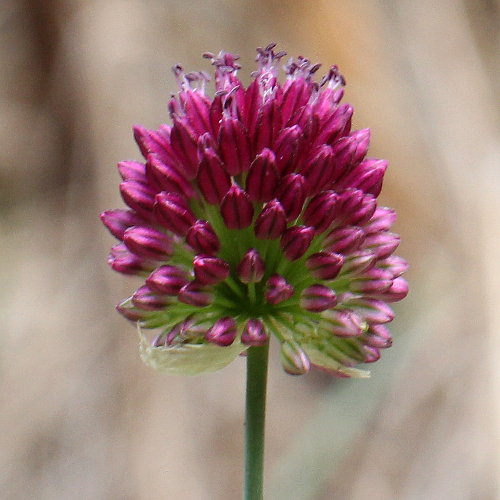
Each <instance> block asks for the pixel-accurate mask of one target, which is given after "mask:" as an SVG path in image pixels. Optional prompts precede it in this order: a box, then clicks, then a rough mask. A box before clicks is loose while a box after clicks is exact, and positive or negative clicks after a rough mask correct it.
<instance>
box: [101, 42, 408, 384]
mask: <svg viewBox="0 0 500 500" xmlns="http://www.w3.org/2000/svg"><path fill="white" fill-rule="evenodd" d="M273 49H274V45H270V46H268V47H266V48H265V49H258V56H257V62H258V68H257V71H255V72H254V73H253V74H252V77H253V79H252V82H251V83H250V85H249V86H248V87H247V88H245V86H244V85H243V84H242V83H241V81H240V80H239V79H238V77H237V72H238V70H239V69H240V65H239V64H238V62H237V59H238V58H237V57H236V56H234V55H232V54H228V53H223V52H221V53H220V54H219V55H217V56H215V55H213V54H205V55H204V57H205V58H207V59H210V61H211V62H212V65H213V66H214V68H215V94H214V97H213V98H210V97H209V96H208V95H207V93H206V90H205V87H206V83H207V81H208V80H209V76H208V75H207V74H206V73H204V72H200V73H185V72H184V71H183V69H182V68H181V67H180V66H176V67H175V68H174V73H175V75H176V78H177V80H178V83H179V87H180V90H179V93H178V95H177V96H175V97H172V99H171V100H170V102H169V106H168V107H169V111H170V116H171V119H172V122H173V124H172V125H171V126H170V125H161V126H160V127H159V129H158V130H148V129H145V128H143V127H140V126H136V127H135V128H134V136H135V139H136V141H137V144H138V146H139V148H140V150H141V152H142V154H143V156H144V162H136V161H124V162H121V163H119V164H118V169H119V172H120V174H121V177H122V179H123V182H122V183H121V185H120V191H121V194H122V197H123V200H124V201H125V203H126V204H127V205H128V207H129V209H127V210H122V209H118V210H110V211H106V212H104V213H103V214H102V215H101V217H102V220H103V222H104V224H105V225H106V227H107V228H108V229H109V230H110V232H111V233H112V234H113V235H114V236H115V237H116V238H118V240H120V243H118V244H117V245H116V246H114V247H113V248H112V250H111V254H110V257H109V263H110V265H111V267H112V268H113V269H115V270H116V271H119V272H121V273H124V274H130V275H137V276H141V277H142V278H143V279H144V280H145V283H143V284H142V286H140V287H139V288H138V289H137V290H136V292H135V293H134V294H133V295H132V296H131V297H130V298H128V299H127V300H125V301H124V302H122V303H121V304H120V305H118V307H117V309H118V311H119V312H120V313H121V314H122V315H123V316H125V317H126V318H127V319H129V320H131V321H133V322H137V323H138V325H139V326H140V327H142V328H161V333H160V334H159V335H158V336H157V337H156V338H155V339H154V341H153V342H152V344H151V343H148V342H147V341H146V339H145V337H144V336H142V340H141V349H142V357H143V359H144V360H145V361H146V362H147V363H148V364H149V365H151V366H153V367H155V368H158V369H161V370H165V371H167V372H171V373H190V374H194V373H200V372H203V371H211V370H216V369H219V368H221V367H223V366H225V365H226V364H228V363H229V362H230V361H231V360H232V359H234V358H235V357H236V356H237V355H238V354H240V353H242V352H243V351H244V350H245V349H247V348H248V347H249V346H255V345H263V344H265V343H267V342H268V341H269V338H270V337H271V336H272V337H275V338H276V339H277V340H278V341H279V343H280V345H281V359H282V364H283V367H284V369H285V370H286V371H287V372H289V373H291V374H303V373H306V372H308V371H309V370H310V368H311V367H313V366H315V367H317V368H320V369H322V370H326V371H328V372H330V373H332V374H334V375H337V376H363V375H364V374H365V373H366V372H364V371H362V370H359V369H356V368H354V366H355V365H357V364H360V363H370V362H373V361H376V360H377V359H378V358H379V356H380V350H381V349H384V348H386V347H389V346H390V345H391V336H390V333H389V331H388V330H387V328H386V326H385V325H386V324H387V323H389V322H390V321H391V320H392V319H393V312H392V310H391V309H390V307H389V306H388V305H387V303H390V302H395V301H398V300H401V299H402V298H404V297H405V296H406V294H407V292H408V285H407V283H406V281H405V280H404V279H403V278H401V274H402V273H403V272H404V271H405V270H406V268H407V264H406V263H405V261H404V260H402V259H401V258H399V257H395V256H393V255H392V254H393V252H394V250H395V249H396V247H397V246H398V243H399V237H398V236H397V235H396V234H393V233H391V232H389V230H390V227H391V225H392V223H393V222H394V220H395V213H394V211H393V210H391V209H389V208H385V207H378V206H377V196H378V194H379V193H380V190H381V186H382V179H383V176H384V173H385V170H386V168H387V162H386V161H384V160H379V159H377V158H368V157H366V154H367V151H368V145H369V141H370V131H369V129H363V130H355V131H352V130H351V117H352V114H353V108H352V107H351V106H350V105H349V104H341V103H340V101H341V99H342V96H343V86H344V79H343V77H342V76H341V75H340V73H339V72H338V69H337V67H336V66H333V67H331V68H330V69H329V71H328V73H327V74H326V75H325V76H324V77H323V78H322V79H321V80H320V81H319V82H316V81H315V79H314V76H315V73H316V72H317V70H318V69H319V67H320V65H317V64H316V65H312V64H311V63H310V62H309V61H308V60H307V59H304V58H303V57H299V58H298V59H297V60H289V61H288V62H287V64H286V65H285V66H284V69H285V73H286V79H285V81H284V82H283V83H280V82H279V81H278V69H279V66H280V61H281V59H282V58H283V56H284V55H285V53H284V52H278V53H275V52H274V50H273Z"/></svg>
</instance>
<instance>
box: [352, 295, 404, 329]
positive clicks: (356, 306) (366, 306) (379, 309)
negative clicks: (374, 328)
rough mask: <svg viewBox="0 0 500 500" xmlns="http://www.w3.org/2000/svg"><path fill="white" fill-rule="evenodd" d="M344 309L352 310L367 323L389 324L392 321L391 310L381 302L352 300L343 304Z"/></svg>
mask: <svg viewBox="0 0 500 500" xmlns="http://www.w3.org/2000/svg"><path fill="white" fill-rule="evenodd" d="M345 305H346V307H349V308H350V309H353V310H354V311H355V312H356V313H357V314H359V315H360V316H361V317H362V318H363V319H364V320H365V321H366V322H367V323H369V324H370V325H371V324H379V323H389V322H390V321H392V320H393V319H394V312H393V311H392V309H391V308H390V307H389V306H388V305H387V304H386V303H385V302H382V301H381V300H375V299H365V298H354V299H351V300H349V301H347V302H346V303H345Z"/></svg>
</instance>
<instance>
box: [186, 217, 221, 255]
mask: <svg viewBox="0 0 500 500" xmlns="http://www.w3.org/2000/svg"><path fill="white" fill-rule="evenodd" d="M186 242H187V244H188V245H189V246H190V247H191V248H192V249H193V250H194V251H195V252H196V253H198V254H205V255H214V254H216V253H217V252H218V251H219V249H220V241H219V238H218V237H217V235H216V234H215V231H214V230H213V228H212V226H211V225H210V224H209V223H208V222H207V221H204V220H197V221H196V222H195V223H194V224H193V225H192V226H191V227H190V228H189V229H188V232H187V233H186Z"/></svg>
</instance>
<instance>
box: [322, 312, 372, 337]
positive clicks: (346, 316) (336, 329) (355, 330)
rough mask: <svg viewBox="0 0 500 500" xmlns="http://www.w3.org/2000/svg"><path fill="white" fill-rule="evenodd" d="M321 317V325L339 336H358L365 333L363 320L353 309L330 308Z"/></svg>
mask: <svg viewBox="0 0 500 500" xmlns="http://www.w3.org/2000/svg"><path fill="white" fill-rule="evenodd" d="M321 318H322V319H321V320H320V323H319V324H320V326H321V327H322V328H324V329H325V330H328V331H329V332H330V333H331V334H332V335H335V336H337V337H358V336H359V335H361V334H362V333H363V328H364V323H363V320H362V319H361V318H360V317H359V316H358V315H357V314H355V313H354V312H353V311H349V310H336V309H328V310H327V311H324V312H323V313H322V314H321Z"/></svg>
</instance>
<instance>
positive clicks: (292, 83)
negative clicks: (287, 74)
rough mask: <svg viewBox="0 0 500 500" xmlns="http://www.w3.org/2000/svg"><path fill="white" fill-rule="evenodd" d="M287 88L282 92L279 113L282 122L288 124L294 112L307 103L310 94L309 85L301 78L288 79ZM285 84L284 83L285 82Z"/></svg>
mask: <svg viewBox="0 0 500 500" xmlns="http://www.w3.org/2000/svg"><path fill="white" fill-rule="evenodd" d="M287 83H289V85H288V87H287V89H286V90H285V92H284V93H283V100H282V101H281V107H280V114H281V118H282V120H283V124H285V125H286V124H288V122H289V121H290V119H291V118H292V117H293V116H294V115H295V113H296V112H297V111H298V110H299V109H300V108H302V106H305V105H306V104H307V101H308V100H309V98H310V96H311V87H310V86H309V85H307V82H306V81H305V80H302V79H297V80H289V81H288V82H287ZM285 85H286V84H285Z"/></svg>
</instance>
